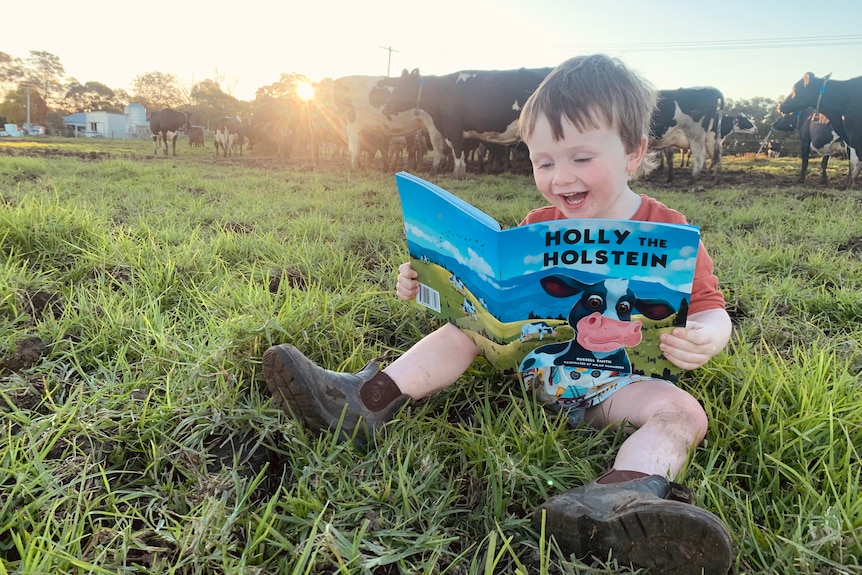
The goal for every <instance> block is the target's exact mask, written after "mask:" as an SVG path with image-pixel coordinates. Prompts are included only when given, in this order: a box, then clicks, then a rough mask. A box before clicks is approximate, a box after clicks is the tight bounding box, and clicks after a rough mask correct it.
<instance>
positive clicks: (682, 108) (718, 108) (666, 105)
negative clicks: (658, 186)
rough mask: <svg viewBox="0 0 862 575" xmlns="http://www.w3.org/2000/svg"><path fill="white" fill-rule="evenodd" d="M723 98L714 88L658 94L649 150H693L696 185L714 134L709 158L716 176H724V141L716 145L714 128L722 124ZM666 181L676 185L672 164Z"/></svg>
mask: <svg viewBox="0 0 862 575" xmlns="http://www.w3.org/2000/svg"><path fill="white" fill-rule="evenodd" d="M723 113H724V95H723V94H722V93H721V91H720V90H717V89H716V88H711V87H705V88H680V89H678V90H659V92H658V105H657V108H656V110H655V112H654V113H653V116H652V122H651V128H650V143H649V147H650V149H653V150H666V149H668V148H673V147H677V148H680V149H686V150H688V149H690V150H691V156H692V167H691V177H690V178H689V183H690V184H693V183H694V182H695V181H696V180H697V177H698V175H700V172H701V171H702V170H703V169H704V167H705V166H706V157H707V134H708V133H709V132H710V131H712V132H713V136H712V140H713V145H712V146H711V147H712V150H711V151H712V153H711V154H710V156H711V157H712V161H713V169H714V171H715V174H716V176H717V175H718V174H719V173H720V172H721V140H720V139H719V141H718V142H715V136H714V133H715V127H716V126H719V125H721V124H722V121H723ZM667 181H668V182H672V181H673V162H672V161H671V162H670V164H669V165H668V172H667Z"/></svg>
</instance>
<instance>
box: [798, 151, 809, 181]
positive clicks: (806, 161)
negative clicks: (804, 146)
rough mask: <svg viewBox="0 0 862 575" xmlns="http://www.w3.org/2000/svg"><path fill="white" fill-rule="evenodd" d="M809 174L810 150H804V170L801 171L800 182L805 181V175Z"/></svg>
mask: <svg viewBox="0 0 862 575" xmlns="http://www.w3.org/2000/svg"><path fill="white" fill-rule="evenodd" d="M806 174H808V152H802V170H801V171H800V172H799V179H798V180H797V182H798V183H800V184H804V183H805V176H806Z"/></svg>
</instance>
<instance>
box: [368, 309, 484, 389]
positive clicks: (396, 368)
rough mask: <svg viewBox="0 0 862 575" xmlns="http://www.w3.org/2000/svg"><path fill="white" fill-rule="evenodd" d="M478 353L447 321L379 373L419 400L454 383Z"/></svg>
mask: <svg viewBox="0 0 862 575" xmlns="http://www.w3.org/2000/svg"><path fill="white" fill-rule="evenodd" d="M480 353H481V350H480V349H479V348H478V347H477V346H476V344H475V343H473V340H471V339H470V338H469V337H467V336H466V335H464V332H462V331H461V330H460V329H458V328H457V327H455V326H454V325H452V324H451V323H447V324H446V325H444V326H443V327H441V328H439V329H438V330H436V331H434V332H432V333H430V334H428V335H426V336H425V337H423V338H422V339H421V340H419V342H417V343H416V344H415V345H414V346H413V347H411V348H410V349H408V350H407V351H406V352H405V353H404V355H402V356H400V357H399V358H398V359H396V360H395V361H394V362H392V363H391V364H390V365H389V366H388V367H387V368H386V369H384V370H383V372H384V373H385V374H386V375H388V376H389V377H391V378H392V379H393V380H394V381H395V383H396V384H398V387H399V389H401V392H402V393H406V394H407V395H409V396H410V397H412V398H413V399H422V398H423V397H428V396H429V395H431V394H432V393H434V392H437V391H440V390H441V389H443V388H446V387H448V386H450V385H452V384H453V383H455V381H457V380H458V378H459V377H461V374H463V373H464V372H465V371H466V370H467V368H468V367H470V364H471V363H473V360H474V359H476V356H478V355H479V354H480Z"/></svg>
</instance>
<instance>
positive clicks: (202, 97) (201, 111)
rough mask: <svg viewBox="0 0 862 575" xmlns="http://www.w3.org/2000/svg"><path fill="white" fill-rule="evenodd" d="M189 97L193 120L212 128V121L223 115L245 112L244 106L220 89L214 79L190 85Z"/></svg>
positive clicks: (219, 118)
mask: <svg viewBox="0 0 862 575" xmlns="http://www.w3.org/2000/svg"><path fill="white" fill-rule="evenodd" d="M190 97H191V102H192V107H191V110H190V112H191V116H192V119H193V122H194V123H196V124H201V125H204V126H206V127H207V128H212V127H213V126H214V122H217V121H220V120H222V119H223V118H224V117H225V116H236V115H240V116H242V115H244V112H245V107H246V106H244V105H243V103H241V102H240V101H239V100H237V99H236V98H235V97H233V96H231V95H230V94H226V93H225V92H224V91H222V89H221V86H220V85H219V83H218V82H216V81H214V80H203V81H201V82H198V83H197V84H195V85H194V86H192V90H191V93H190Z"/></svg>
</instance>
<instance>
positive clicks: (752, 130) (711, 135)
mask: <svg viewBox="0 0 862 575" xmlns="http://www.w3.org/2000/svg"><path fill="white" fill-rule="evenodd" d="M734 133H736V134H756V133H757V126H755V125H754V123H753V122H752V121H751V119H749V117H748V116H746V115H745V114H736V115H735V116H724V117H723V118H722V119H721V137H720V139H719V144H720V145H722V144H724V141H725V140H726V139H727V137H728V136H729V135H731V134H734ZM704 144H705V147H706V157H707V158H712V159H711V161H710V168H712V167H713V164H714V163H715V130H712V129H711V130H709V131H708V132H707V133H706V139H705V142H704ZM680 151H681V154H680V155H681V156H682V159H681V160H680V163H679V167H680V168H682V167H685V166H687V165H688V159H689V158H690V157H691V146H688V147H686V146H683V147H682V148H681V149H680ZM673 152H674V148H667V149H665V150H664V157H666V158H667V161H668V162H673ZM662 160H664V158H662ZM662 165H664V164H662Z"/></svg>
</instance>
